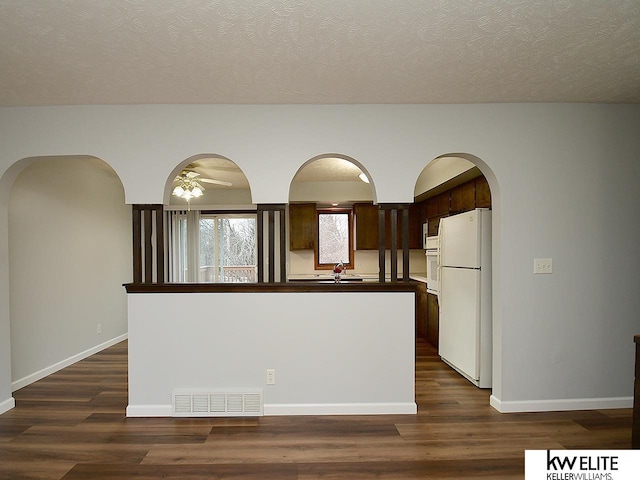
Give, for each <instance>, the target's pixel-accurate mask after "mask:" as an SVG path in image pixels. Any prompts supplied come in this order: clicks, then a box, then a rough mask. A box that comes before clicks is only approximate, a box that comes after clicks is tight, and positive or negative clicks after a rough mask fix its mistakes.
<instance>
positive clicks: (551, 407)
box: [490, 395, 633, 413]
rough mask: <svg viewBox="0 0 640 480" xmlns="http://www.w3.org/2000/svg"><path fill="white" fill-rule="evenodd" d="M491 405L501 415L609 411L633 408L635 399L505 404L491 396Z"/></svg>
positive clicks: (589, 399) (539, 401) (579, 399)
mask: <svg viewBox="0 0 640 480" xmlns="http://www.w3.org/2000/svg"><path fill="white" fill-rule="evenodd" d="M490 403H491V406H492V407H493V408H495V409H496V410H498V411H499V412H500V413H519V412H564V411H570V410H609V409H612V408H632V407H633V397H610V398H570V399H556V400H525V401H515V402H503V401H501V400H500V399H498V398H496V397H494V396H493V395H491V399H490Z"/></svg>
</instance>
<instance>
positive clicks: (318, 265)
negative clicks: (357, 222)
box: [313, 207, 354, 270]
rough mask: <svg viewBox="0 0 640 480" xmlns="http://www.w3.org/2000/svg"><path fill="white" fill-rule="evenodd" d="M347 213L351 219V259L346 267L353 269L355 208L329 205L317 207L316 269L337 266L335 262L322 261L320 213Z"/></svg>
mask: <svg viewBox="0 0 640 480" xmlns="http://www.w3.org/2000/svg"><path fill="white" fill-rule="evenodd" d="M335 213H339V214H347V215H348V219H349V226H348V233H349V259H348V262H347V263H345V264H344V265H345V267H346V268H348V269H352V268H353V265H354V249H353V245H354V242H353V236H354V229H353V208H344V207H331V208H329V207H327V208H317V209H316V229H315V234H316V238H315V242H314V244H315V245H314V248H313V262H314V265H315V269H316V270H333V268H334V267H335V265H336V264H335V263H320V261H319V260H320V215H323V214H335Z"/></svg>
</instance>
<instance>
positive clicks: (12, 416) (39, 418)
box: [0, 341, 632, 480]
mask: <svg viewBox="0 0 640 480" xmlns="http://www.w3.org/2000/svg"><path fill="white" fill-rule="evenodd" d="M416 395H417V402H418V405H419V413H418V414H417V415H397V416H396V415H392V416H389V415H382V416H328V417H260V418H250V419H247V418H245V419H242V418H234V419H220V418H205V419H173V418H144V419H142V418H126V417H125V414H124V413H125V407H126V405H127V343H126V342H123V343H120V344H118V345H116V346H114V347H111V348H109V349H107V350H105V351H103V352H101V353H98V354H96V355H94V356H92V357H90V358H87V359H85V360H83V361H81V362H78V363H77V364H75V365H72V366H71V367H68V368H66V369H64V370H62V371H60V372H58V373H55V374H53V375H51V376H49V377H47V378H45V379H43V380H40V381H38V382H36V383H34V384H32V385H29V386H28V387H25V388H23V389H21V390H19V391H16V392H15V393H14V397H15V399H16V408H15V409H13V410H10V411H9V412H7V413H5V414H4V415H1V416H0V479H11V480H17V479H66V480H71V479H98V480H104V479H114V480H115V479H118V480H121V479H129V478H136V479H143V480H147V479H159V478H164V479H182V480H185V479H186V480H192V479H204V478H207V479H221V478H225V479H245V480H247V479H283V480H288V479H317V478H332V479H372V478H384V479H463V478H486V479H494V480H495V479H521V478H523V477H524V450H525V449H561V448H570V449H582V448H598V449H627V448H630V446H631V422H632V411H631V409H624V410H602V411H579V412H562V413H561V412H552V413H533V414H500V413H498V412H496V411H495V410H494V409H493V408H491V407H490V406H489V391H486V390H479V389H477V388H475V387H473V386H472V385H471V384H469V383H468V382H467V381H466V380H464V379H463V378H461V377H460V376H459V375H458V374H456V373H455V372H453V371H452V370H451V369H450V368H449V367H447V366H446V365H444V364H443V363H442V362H441V361H440V360H439V358H438V356H437V354H436V352H435V351H434V349H433V348H432V347H431V346H429V345H428V344H426V343H424V342H422V341H419V342H418V344H417V359H416Z"/></svg>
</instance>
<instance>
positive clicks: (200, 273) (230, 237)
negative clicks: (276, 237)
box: [169, 211, 257, 283]
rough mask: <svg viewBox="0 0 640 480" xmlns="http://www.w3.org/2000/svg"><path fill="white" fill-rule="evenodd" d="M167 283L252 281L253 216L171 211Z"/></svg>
mask: <svg viewBox="0 0 640 480" xmlns="http://www.w3.org/2000/svg"><path fill="white" fill-rule="evenodd" d="M169 225H170V237H169V241H170V242H171V248H170V268H171V272H170V277H169V278H170V281H172V282H203V283H212V282H215V283H238V282H243V283H247V282H255V281H256V278H257V271H256V270H257V261H256V255H257V251H256V215H255V214H254V213H211V212H197V211H190V212H172V213H171V214H170V216H169Z"/></svg>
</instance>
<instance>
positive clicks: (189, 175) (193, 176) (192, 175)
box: [184, 171, 200, 178]
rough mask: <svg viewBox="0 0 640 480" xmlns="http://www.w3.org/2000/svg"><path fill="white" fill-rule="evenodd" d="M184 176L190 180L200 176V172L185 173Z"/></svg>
mask: <svg viewBox="0 0 640 480" xmlns="http://www.w3.org/2000/svg"><path fill="white" fill-rule="evenodd" d="M184 174H185V175H186V176H187V177H189V178H195V177H199V176H200V174H199V173H198V172H194V171H185V173H184Z"/></svg>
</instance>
